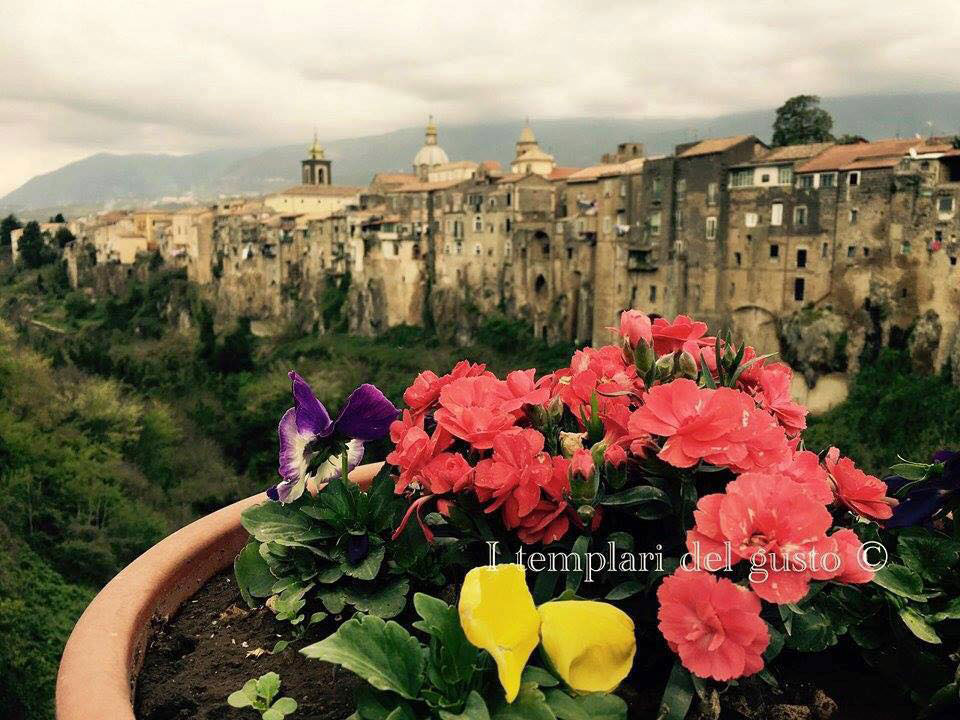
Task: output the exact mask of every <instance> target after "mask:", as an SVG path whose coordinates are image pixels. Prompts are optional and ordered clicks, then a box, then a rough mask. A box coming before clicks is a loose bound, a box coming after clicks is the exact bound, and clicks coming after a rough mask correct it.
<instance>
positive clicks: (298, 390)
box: [267, 372, 399, 503]
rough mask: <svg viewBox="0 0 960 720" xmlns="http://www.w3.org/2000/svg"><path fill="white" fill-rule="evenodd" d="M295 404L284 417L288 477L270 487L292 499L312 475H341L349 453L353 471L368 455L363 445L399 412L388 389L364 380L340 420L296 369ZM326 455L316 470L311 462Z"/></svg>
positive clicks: (276, 496)
mask: <svg viewBox="0 0 960 720" xmlns="http://www.w3.org/2000/svg"><path fill="white" fill-rule="evenodd" d="M290 380H291V381H292V382H293V402H294V406H293V407H292V408H290V409H289V410H287V411H286V412H285V413H284V414H283V417H282V418H280V425H279V427H278V428H277V431H278V434H279V435H280V467H279V468H278V471H279V473H280V476H281V477H282V478H283V480H282V481H281V482H280V483H279V484H278V485H276V486H274V487H272V488H270V489H269V490H267V496H268V497H269V498H270V499H271V500H276V501H278V502H282V503H287V502H292V501H293V500H296V499H297V498H298V497H300V496H301V495H302V494H303V491H304V489H305V488H306V486H307V481H308V480H315V481H317V482H327V481H329V480H332V479H333V478H336V477H340V475H341V474H342V472H343V470H342V468H343V456H344V453H346V459H347V469H348V470H352V469H353V468H355V467H356V466H357V465H359V464H360V461H361V460H362V459H363V444H364V443H365V442H368V441H370V440H377V439H379V438H381V437H383V436H384V435H386V434H387V433H388V432H389V431H390V423H392V422H393V421H394V420H396V419H397V416H398V414H399V411H398V410H397V408H396V407H394V405H393V403H392V402H390V401H389V400H388V399H387V398H386V396H384V394H383V393H382V392H380V391H379V390H378V389H377V388H376V387H374V386H373V385H370V384H367V383H364V384H363V385H361V386H360V387H358V388H357V389H356V390H354V391H353V392H352V393H350V397H348V398H347V402H346V403H344V406H343V409H342V410H340V414H339V415H338V416H337V419H336V420H332V419H331V418H330V413H328V412H327V409H326V408H325V407H324V406H323V403H321V402H320V401H319V400H318V399H317V396H316V395H314V393H313V390H311V389H310V386H309V385H308V384H307V382H306V381H305V380H304V379H303V378H302V377H300V376H299V375H298V374H297V373H295V372H291V373H290ZM318 456H325V459H324V460H323V462H321V463H320V466H319V467H318V468H316V469H315V470H314V471H311V462H312V461H313V460H315V459H316V458H317V457H318Z"/></svg>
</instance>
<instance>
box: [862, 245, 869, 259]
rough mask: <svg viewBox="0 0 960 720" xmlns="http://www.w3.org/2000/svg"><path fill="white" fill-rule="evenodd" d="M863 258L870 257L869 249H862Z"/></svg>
mask: <svg viewBox="0 0 960 720" xmlns="http://www.w3.org/2000/svg"><path fill="white" fill-rule="evenodd" d="M863 256H864V257H870V248H868V247H865V248H864V249H863Z"/></svg>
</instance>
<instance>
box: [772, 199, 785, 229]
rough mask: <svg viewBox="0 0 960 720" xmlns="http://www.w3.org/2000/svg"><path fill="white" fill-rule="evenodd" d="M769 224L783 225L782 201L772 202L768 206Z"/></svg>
mask: <svg viewBox="0 0 960 720" xmlns="http://www.w3.org/2000/svg"><path fill="white" fill-rule="evenodd" d="M770 224H771V225H783V203H773V205H771V206H770Z"/></svg>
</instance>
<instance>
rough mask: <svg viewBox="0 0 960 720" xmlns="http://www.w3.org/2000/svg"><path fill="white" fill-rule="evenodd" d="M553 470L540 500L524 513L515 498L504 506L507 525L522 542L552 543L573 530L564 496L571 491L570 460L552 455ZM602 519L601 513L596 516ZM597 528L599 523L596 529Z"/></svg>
mask: <svg viewBox="0 0 960 720" xmlns="http://www.w3.org/2000/svg"><path fill="white" fill-rule="evenodd" d="M552 465H553V472H552V473H551V474H550V480H549V481H548V482H547V484H546V485H545V486H543V487H542V488H541V489H542V494H541V499H540V502H539V503H537V506H536V507H535V508H534V509H533V510H531V511H530V512H529V513H527V514H526V515H524V516H522V517H521V516H519V515H518V514H515V512H514V507H513V500H508V501H507V504H506V505H505V506H504V508H503V518H504V524H505V525H506V526H507V527H508V528H511V529H515V530H516V531H517V537H518V538H520V541H521V542H524V543H527V544H528V545H532V544H535V543H542V544H543V545H549V544H550V543H554V542H557V541H558V540H560V539H561V538H562V537H563V536H564V535H566V534H567V532H568V531H569V530H570V517H569V512H568V509H569V506H568V504H567V501H566V500H564V499H563V498H564V495H567V494H569V493H570V481H569V479H568V478H569V474H570V461H569V460H567V459H566V458H562V457H554V458H552ZM594 520H595V523H599V521H600V513H599V512H598V513H597V516H596V517H595V518H594ZM592 529H593V530H596V529H597V528H596V525H595V526H594V527H593V528H592Z"/></svg>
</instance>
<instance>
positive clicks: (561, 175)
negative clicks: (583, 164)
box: [547, 167, 580, 180]
mask: <svg viewBox="0 0 960 720" xmlns="http://www.w3.org/2000/svg"><path fill="white" fill-rule="evenodd" d="M579 170H580V168H575V167H555V168H554V169H553V171H552V172H551V173H550V174H549V175H547V180H566V179H567V178H568V177H570V176H571V175H573V174H574V173H575V172H579Z"/></svg>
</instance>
